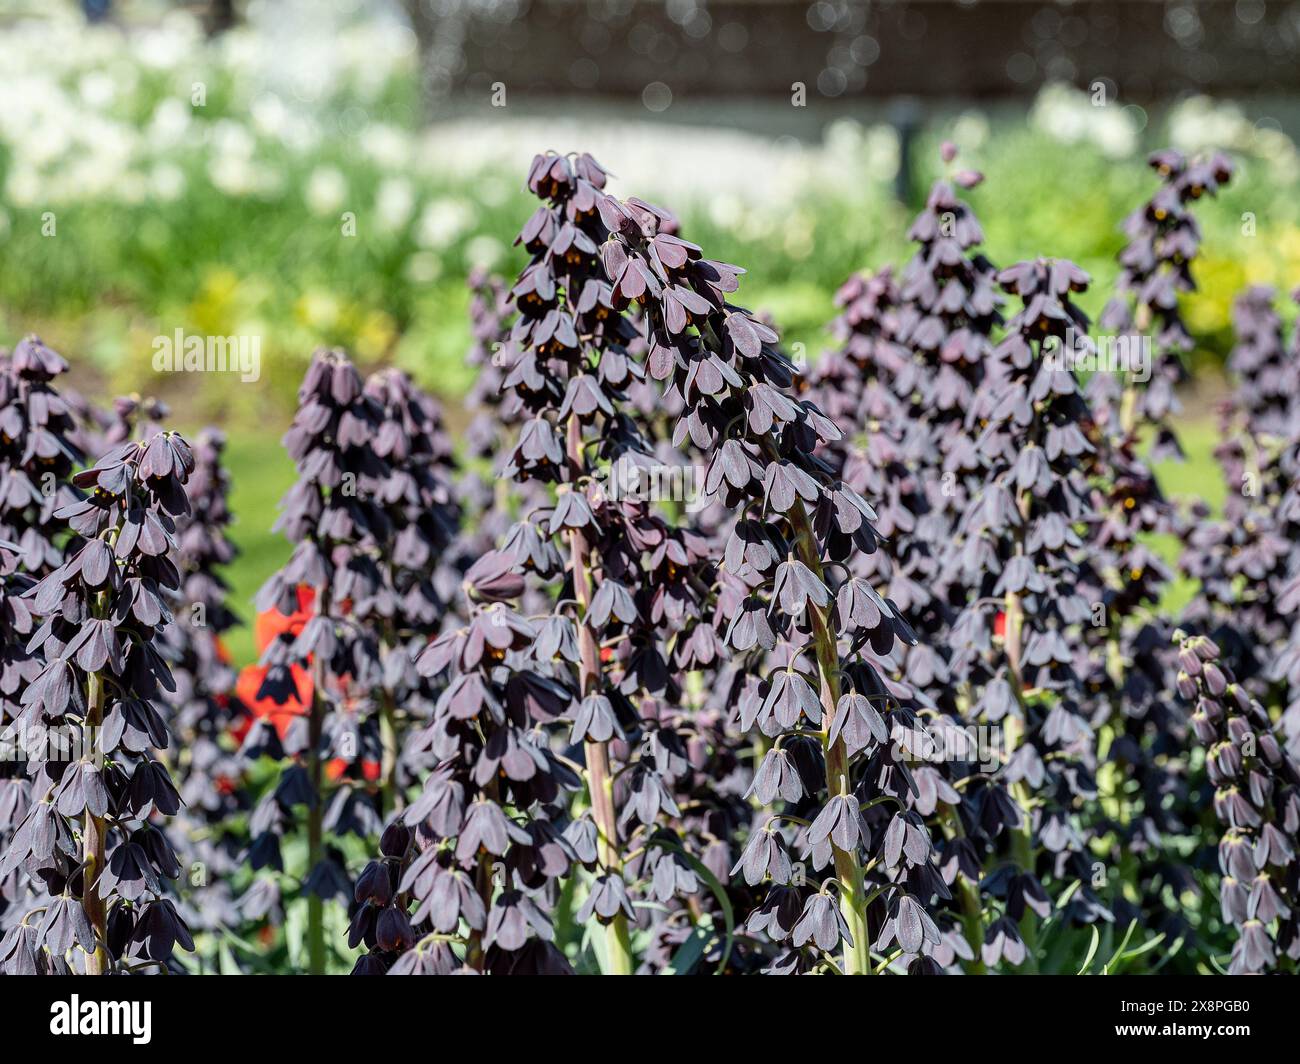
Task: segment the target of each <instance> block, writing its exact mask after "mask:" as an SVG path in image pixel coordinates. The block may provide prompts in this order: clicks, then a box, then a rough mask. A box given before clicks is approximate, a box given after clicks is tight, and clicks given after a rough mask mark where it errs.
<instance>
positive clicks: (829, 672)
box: [789, 501, 872, 975]
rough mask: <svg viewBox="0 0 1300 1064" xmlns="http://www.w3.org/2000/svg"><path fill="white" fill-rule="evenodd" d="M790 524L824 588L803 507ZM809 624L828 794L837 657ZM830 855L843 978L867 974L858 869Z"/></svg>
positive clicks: (838, 749) (845, 760)
mask: <svg viewBox="0 0 1300 1064" xmlns="http://www.w3.org/2000/svg"><path fill="white" fill-rule="evenodd" d="M789 516H790V524H791V527H792V528H793V530H794V534H795V547H796V549H797V550H798V552H799V557H800V560H801V561H802V562H803V563H804V565H806V566H807V567H808V568H809V569H810V570H812V572H813V573H814V575H816V577H817V579H818V580H821V581H822V583H825V575H824V573H823V572H822V563H821V556H820V553H819V552H818V550H817V547H816V543H815V541H814V539H813V534H812V528H811V527H810V526H809V524H808V515H807V513H806V512H805V511H804V508H803V504H802V503H800V502H798V501H796V502H795V504H794V507H793V509H792V510H791V511H790V515H789ZM809 614H810V618H811V621H812V632H813V645H814V648H815V651H816V654H817V671H818V673H820V675H821V684H820V696H821V702H822V728H823V731H822V733H821V738H822V746H823V748H824V750H825V757H826V782H827V786H828V787H829V788H831V789H832V790H833V789H834V787H835V786H836V785H837V783H838V781H840V780H843V781H845V783H848V782H849V778H850V777H849V757H848V750H847V749H846V748H845V746H844V740H843V738H840V739H837V740H836V741H835V742H834V743H831V742H829V741H828V738H829V734H830V728H831V724H832V723H833V722H834V720H835V707H836V703H838V702H839V699H840V681H839V670H840V652H839V646H838V640H837V639H836V635H835V633H834V632H833V631H832V630H831V629H830V627H829V626H828V625H827V623H826V619H825V618H824V617H823V616H822V615H821V614H820V613H819V612H818V611H817V610H816V609H811V610H810V611H809ZM832 849H833V850H834V853H835V877H836V879H837V880H838V881H839V893H840V911H841V912H842V913H843V914H844V922H845V923H846V924H848V927H849V934H850V935H851V936H852V938H853V943H852V945H850V944H848V943H847V942H846V943H845V945H844V974H845V975H870V974H871V972H872V966H871V937H870V929H869V928H868V925H867V901H866V891H865V888H864V886H863V878H862V865H861V863H860V862H859V861H858V855H857V853H855V852H854V853H851V852H848V851H845V850H841V849H840V848H839V847H838V846H835V845H834V844H833V843H832Z"/></svg>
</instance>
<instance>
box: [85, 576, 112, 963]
mask: <svg viewBox="0 0 1300 1064" xmlns="http://www.w3.org/2000/svg"><path fill="white" fill-rule="evenodd" d="M101 598H102V596H101ZM87 680H88V682H87V690H86V703H87V708H86V731H87V734H88V735H89V737H90V742H91V743H95V742H97V741H98V740H97V738H96V734H97V732H98V729H99V727H100V725H101V724H102V723H103V720H104V681H103V678H102V677H101V676H100V675H99V673H97V672H92V673H90V674H89V676H88V677H87ZM105 834H106V829H105V826H104V818H103V817H101V816H94V815H93V814H92V813H91V812H90V811H89V810H87V812H86V816H85V823H84V826H83V829H82V848H83V849H82V860H83V863H84V867H83V869H82V873H81V876H82V884H83V886H82V890H81V907H82V909H84V910H85V913H86V919H87V920H89V921H90V926H91V927H92V928H94V931H95V951H94V952H93V953H91V954H89V955H88V956H87V957H86V974H87V975H103V974H104V973H105V972H107V971H108V969H109V967H110V963H109V957H108V950H107V949H106V948H105V947H104V943H105V942H107V941H108V913H107V910H106V907H105V905H104V899H103V898H102V897H100V894H99V876H100V873H101V872H102V871H103V869H104V838H105Z"/></svg>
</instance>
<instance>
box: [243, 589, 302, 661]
mask: <svg viewBox="0 0 1300 1064" xmlns="http://www.w3.org/2000/svg"><path fill="white" fill-rule="evenodd" d="M315 600H316V592H315V591H314V590H312V589H311V588H309V587H299V588H298V609H297V611H296V612H295V613H293V614H291V615H290V616H288V617H286V616H285V615H284V614H283V613H281V612H280V611H279V610H265V611H264V612H262V613H259V614H258V615H257V620H256V621H255V622H254V624H253V637H254V638H255V639H256V640H257V649H258V651H259V652H261V651H263V650H265V649H266V648H267V647H268V646H270V645H271V641H272V640H273V639H275V637H276V636H278V635H279V634H280V633H281V632H289V633H290V634H291V635H297V634H298V633H299V632H301V631H302V627H303V625H305V624H306V623H307V622H308V621H309V620H311V618H312V603H313V602H315Z"/></svg>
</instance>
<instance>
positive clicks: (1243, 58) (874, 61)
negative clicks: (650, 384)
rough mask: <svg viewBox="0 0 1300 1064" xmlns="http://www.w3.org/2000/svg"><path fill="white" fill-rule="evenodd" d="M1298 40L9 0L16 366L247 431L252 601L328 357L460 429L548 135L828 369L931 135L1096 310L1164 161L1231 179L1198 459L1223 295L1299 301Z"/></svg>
mask: <svg viewBox="0 0 1300 1064" xmlns="http://www.w3.org/2000/svg"><path fill="white" fill-rule="evenodd" d="M1298 51H1300V2H1297V0H1286V2H1274V0H1206V2H1194V0H1174V2H1165V0H1127V2H1114V0H1111V2H1104V0H1098V2H1092V0H1073V2H1061V3H1028V2H1020V0H908V2H904V0H893V2H889V0H852V2H850V0H815V2H811V3H809V2H806V0H798V2H795V0H725V2H713V0H247V2H241V0H226V2H219V3H189V4H182V3H172V2H166V0H82V2H75V0H0V255H2V256H3V269H0V346H9V345H12V344H13V343H14V342H15V341H16V340H17V339H18V338H20V337H21V336H22V335H23V334H25V333H27V332H37V333H39V334H40V335H41V336H42V337H43V338H44V339H45V340H46V342H48V343H49V344H50V345H51V346H53V347H55V348H56V349H57V350H59V351H60V352H62V353H63V354H64V355H65V357H67V358H68V359H69V360H70V361H71V362H72V363H73V364H74V367H75V376H74V382H75V384H76V386H77V387H78V388H79V389H80V390H82V391H83V392H85V393H86V394H88V395H90V396H92V397H93V398H95V399H97V400H98V401H100V402H106V401H107V400H108V399H110V398H111V397H112V396H113V395H115V394H119V393H126V392H132V391H139V392H141V393H145V394H152V395H156V396H158V397H160V398H162V399H164V400H165V401H166V402H168V403H169V404H170V405H171V407H172V409H173V411H174V415H175V423H176V424H177V425H178V427H181V428H182V429H190V430H192V429H194V428H197V427H198V426H199V425H201V424H203V423H205V422H208V421H216V422H219V423H222V424H224V425H225V427H226V428H227V431H228V432H229V434H230V437H231V450H230V454H231V461H232V465H233V466H234V473H235V484H236V489H235V498H234V505H235V508H236V511H237V513H238V514H239V515H240V518H241V524H240V526H239V527H238V528H237V529H236V538H237V539H238V540H239V541H240V543H241V546H242V547H243V548H244V550H245V557H244V559H243V560H242V561H241V563H240V564H239V566H238V568H237V570H236V573H235V585H236V594H237V596H238V597H239V601H241V602H246V601H247V599H248V597H249V596H250V595H251V594H252V592H253V590H254V589H255V588H256V586H257V585H258V583H259V582H260V580H261V579H262V578H263V576H264V575H265V574H266V573H267V572H268V571H269V570H270V569H271V568H274V567H275V565H276V564H278V562H279V560H280V559H281V556H282V554H283V544H281V543H280V542H279V541H278V540H276V539H275V538H274V537H271V536H270V534H269V531H268V528H269V525H270V523H271V521H272V520H273V515H274V504H275V500H276V499H277V498H278V497H279V495H280V493H281V491H282V490H283V489H284V487H285V486H286V484H287V483H288V482H289V480H290V479H291V477H292V470H291V468H290V467H289V465H288V462H287V460H286V459H285V458H284V456H283V454H282V453H281V451H280V449H279V444H278V439H279V436H280V434H281V433H282V432H283V430H284V428H285V426H287V424H288V421H289V418H290V417H291V415H292V407H293V396H294V391H295V389H296V386H297V382H298V378H299V376H300V375H301V372H302V370H303V368H304V367H305V364H306V360H307V358H308V356H309V354H310V352H311V350H312V349H313V348H314V347H315V346H317V345H319V344H331V345H341V346H344V347H346V348H348V349H349V350H350V351H351V352H352V353H353V354H354V356H355V357H356V358H357V359H358V361H359V362H360V363H362V364H363V366H367V367H369V366H371V365H377V364H380V363H391V364H396V365H400V366H402V367H404V368H406V369H408V370H409V371H411V372H412V373H413V374H414V375H415V376H416V377H417V378H418V379H419V380H420V381H421V382H422V383H423V384H425V385H426V386H429V387H431V388H433V389H434V390H435V391H437V392H438V393H439V394H441V395H442V396H443V397H444V398H445V399H447V400H448V406H449V414H450V419H451V421H452V423H453V425H455V424H457V423H458V419H460V420H463V412H462V411H460V409H459V406H458V404H457V399H458V398H459V397H460V396H461V395H463V393H464V391H465V390H466V388H467V387H468V384H469V375H468V371H467V369H466V367H465V364H464V360H463V355H464V352H465V350H466V348H467V346H468V344H469V329H468V323H467V320H466V306H467V302H468V294H467V289H466V285H465V276H466V273H467V271H468V270H469V269H470V268H471V267H472V266H475V265H478V266H484V267H487V268H489V269H491V270H494V271H498V272H500V273H501V274H503V275H506V276H509V277H513V275H514V273H515V272H516V271H517V269H518V268H519V265H520V262H521V260H520V258H519V256H518V255H517V254H516V253H515V251H514V250H513V249H512V247H511V243H512V241H513V238H514V234H515V232H516V231H517V230H518V228H519V226H520V225H521V224H522V222H523V221H524V220H525V219H526V218H527V216H528V215H529V214H530V213H531V207H530V206H529V203H528V197H527V196H526V195H525V194H524V192H523V190H522V187H521V186H522V179H523V174H524V172H525V169H526V167H527V164H528V160H529V159H530V158H531V156H532V155H533V154H534V153H535V152H537V151H542V150H546V149H555V150H559V151H571V150H586V151H590V152H592V153H593V154H594V155H595V156H596V157H597V159H599V160H600V161H601V162H602V163H603V164H604V165H605V166H606V167H607V168H608V169H610V170H611V171H612V172H613V174H614V175H615V179H614V182H613V186H612V187H613V190H614V191H616V192H618V193H620V194H622V195H638V196H641V197H642V198H645V199H651V200H654V201H657V202H659V203H662V204H663V205H665V206H667V207H669V208H671V209H672V210H673V211H675V212H676V213H677V214H678V215H679V216H680V217H681V219H682V224H683V231H684V234H685V235H686V236H687V237H689V238H690V239H692V240H695V241H696V242H698V243H701V244H703V245H704V246H705V247H706V248H707V249H708V251H709V254H710V255H712V256H714V257H718V258H723V259H727V260H730V261H733V262H737V263H741V264H744V265H746V266H747V267H748V268H749V271H750V272H749V276H748V277H747V278H746V280H745V282H744V285H743V288H742V293H743V298H744V300H745V302H746V304H747V305H749V306H751V307H754V308H756V309H761V310H763V311H765V312H768V313H770V314H771V315H772V317H773V318H774V319H775V321H776V322H777V323H778V324H779V325H780V327H781V329H782V332H783V335H784V336H785V338H786V339H787V341H788V342H790V343H800V344H803V345H804V349H805V350H806V351H807V352H809V353H810V355H812V356H813V357H815V355H816V353H817V352H818V351H819V350H820V349H821V348H822V347H824V346H826V345H827V344H828V343H829V338H828V337H827V335H826V332H825V326H826V323H827V322H828V321H829V320H830V318H831V317H832V315H833V296H834V293H835V291H836V289H837V288H838V287H839V285H840V284H841V282H842V281H843V280H844V278H845V277H846V276H847V275H848V274H849V273H850V272H852V271H854V270H856V269H860V268H864V267H871V268H874V267H878V266H880V265H884V264H886V263H889V262H895V263H902V262H904V261H905V260H906V257H907V255H908V246H907V240H906V235H905V234H906V229H907V225H908V223H909V222H910V219H911V217H912V215H913V213H914V212H915V210H916V208H917V207H918V205H919V204H920V202H921V201H922V200H923V199H924V196H925V192H926V189H927V188H928V185H929V183H930V181H931V180H932V179H933V178H934V177H935V176H936V174H937V173H938V172H939V170H940V165H939V159H938V144H939V143H940V142H941V141H942V140H944V139H952V140H953V141H955V142H956V143H957V144H958V145H959V147H960V149H961V156H960V161H961V163H962V164H963V165H966V166H970V167H974V168H977V169H979V170H982V171H983V172H984V173H985V175H986V177H987V180H986V181H985V183H984V184H983V185H982V186H980V187H979V188H978V189H976V190H975V191H974V192H973V193H972V194H971V195H970V197H969V198H970V200H971V202H972V204H973V205H974V207H975V209H976V211H977V213H978V214H979V217H980V219H981V221H982V222H983V224H984V228H985V232H986V235H987V241H986V249H987V252H988V254H989V256H990V257H991V258H992V259H993V260H994V261H995V262H997V263H999V264H1008V263H1011V262H1014V261H1017V260H1018V259H1020V258H1023V257H1029V256H1032V255H1036V254H1050V255H1054V256H1061V257H1067V258H1071V259H1074V260H1075V261H1077V262H1079V263H1080V264H1081V265H1083V266H1084V267H1085V268H1086V269H1088V270H1089V271H1090V272H1091V273H1092V274H1093V276H1094V278H1095V284H1094V288H1093V290H1092V292H1091V293H1089V297H1088V298H1087V299H1086V300H1085V301H1084V303H1085V306H1087V308H1088V309H1089V310H1091V311H1093V312H1095V311H1097V310H1099V309H1100V306H1101V304H1102V303H1103V302H1104V301H1105V298H1106V295H1107V292H1108V289H1109V286H1110V283H1111V281H1112V280H1113V278H1114V275H1115V268H1114V255H1115V253H1116V252H1117V251H1118V249H1119V248H1120V246H1121V244H1122V235H1121V232H1120V228H1119V227H1120V225H1121V223H1122V221H1123V218H1124V216H1125V215H1126V214H1127V213H1128V212H1129V211H1130V210H1132V209H1133V208H1134V207H1136V206H1137V205H1139V204H1140V203H1141V202H1143V200H1145V199H1146V198H1147V197H1148V196H1149V195H1150V194H1151V192H1152V191H1153V190H1154V187H1155V182H1154V177H1153V175H1152V174H1151V172H1150V171H1149V170H1148V169H1147V168H1146V166H1145V165H1144V162H1143V160H1144V157H1145V155H1146V153H1147V152H1148V151H1150V150H1152V149H1153V148H1156V147H1161V146H1165V145H1169V144H1172V145H1174V146H1176V147H1179V148H1181V149H1183V150H1185V151H1189V152H1198V151H1205V150H1224V151H1227V152H1229V153H1230V154H1231V155H1232V157H1233V159H1234V161H1235V162H1236V163H1237V165H1238V173H1237V176H1236V178H1235V180H1234V181H1233V184H1232V186H1231V187H1230V188H1229V189H1228V190H1227V191H1226V192H1225V193H1224V194H1222V195H1221V196H1220V197H1219V198H1218V199H1217V200H1215V201H1212V202H1207V203H1204V204H1203V205H1202V206H1201V207H1200V208H1199V216H1200V218H1201V222H1202V226H1203V229H1204V235H1205V243H1204V250H1203V257H1202V259H1201V260H1200V261H1199V263H1198V268H1197V276H1198V278H1199V280H1200V282H1201V291H1200V292H1198V293H1197V294H1196V295H1195V296H1194V297H1192V299H1191V300H1190V302H1189V304H1188V319H1189V322H1190V325H1191V327H1192V329H1193V331H1194V332H1195V333H1196V335H1197V337H1198V341H1199V345H1200V346H1199V348H1198V350H1197V352H1196V354H1195V358H1194V365H1195V368H1196V371H1197V372H1196V379H1195V390H1194V392H1193V394H1192V395H1191V396H1190V397H1189V414H1188V421H1189V430H1190V431H1189V439H1190V442H1191V445H1192V447H1193V448H1194V449H1199V451H1198V453H1200V454H1202V455H1206V454H1208V451H1209V449H1210V447H1212V445H1213V441H1214V431H1215V429H1214V421H1213V418H1212V417H1211V416H1209V415H1208V414H1207V413H1206V412H1207V411H1208V410H1209V407H1210V403H1211V402H1212V400H1213V397H1214V396H1215V395H1216V394H1218V392H1219V391H1220V390H1221V387H1222V383H1221V378H1220V377H1219V375H1218V367H1219V366H1220V365H1221V363H1222V360H1223V358H1224V356H1225V355H1226V353H1227V351H1228V350H1229V348H1230V347H1231V344H1232V335H1231V328H1230V320H1229V310H1230V303H1231V299H1232V297H1233V295H1234V294H1235V293H1236V292H1237V291H1239V290H1240V289H1241V288H1242V287H1244V286H1245V285H1246V284H1248V283H1266V284H1272V285H1275V286H1277V287H1278V288H1279V289H1281V290H1283V291H1286V290H1289V289H1290V288H1291V287H1293V286H1294V285H1296V284H1297V283H1300V196H1298V195H1297V191H1300V159H1298V157H1297V152H1296V146H1295V141H1296V138H1297V137H1300V93H1298V92H1297V90H1298V88H1300V63H1297V52H1298ZM177 329H181V330H184V331H185V332H186V333H189V334H194V333H197V334H200V335H204V334H206V335H212V336H255V337H258V338H259V342H260V350H261V363H262V365H261V371H262V372H261V378H260V379H259V380H258V381H257V382H256V383H241V382H240V381H239V379H238V377H237V375H233V374H232V375H228V376H219V375H213V374H205V375H198V376H194V375H180V374H178V375H174V376H170V377H160V376H159V375H158V374H156V373H155V372H154V370H153V366H152V354H153V341H154V338H155V337H157V336H159V335H171V334H172V333H174V331H175V330H177ZM1193 459H1194V460H1193V463H1192V464H1191V465H1190V466H1189V467H1185V468H1184V470H1183V471H1182V472H1176V473H1175V474H1174V478H1175V479H1174V484H1175V487H1176V486H1177V484H1178V483H1179V479H1178V478H1180V477H1182V478H1186V482H1193V483H1194V482H1195V480H1196V478H1197V477H1198V476H1199V473H1198V467H1197V465H1196V460H1195V459H1196V455H1195V454H1194V455H1193Z"/></svg>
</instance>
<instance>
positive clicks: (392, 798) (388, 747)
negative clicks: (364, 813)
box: [379, 651, 401, 819]
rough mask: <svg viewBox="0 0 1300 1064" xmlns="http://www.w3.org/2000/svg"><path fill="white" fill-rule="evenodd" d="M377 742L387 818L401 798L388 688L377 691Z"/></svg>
mask: <svg viewBox="0 0 1300 1064" xmlns="http://www.w3.org/2000/svg"><path fill="white" fill-rule="evenodd" d="M395 653H400V651H395ZM379 742H380V746H381V748H382V750H383V761H382V764H381V767H380V775H379V801H380V810H381V812H382V815H383V816H384V818H385V819H387V817H388V814H389V813H391V812H392V811H393V810H394V809H397V808H400V805H399V802H400V799H401V795H400V794H399V793H398V790H397V711H396V709H395V708H394V706H393V695H392V692H391V691H388V690H382V691H380V692H379Z"/></svg>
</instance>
